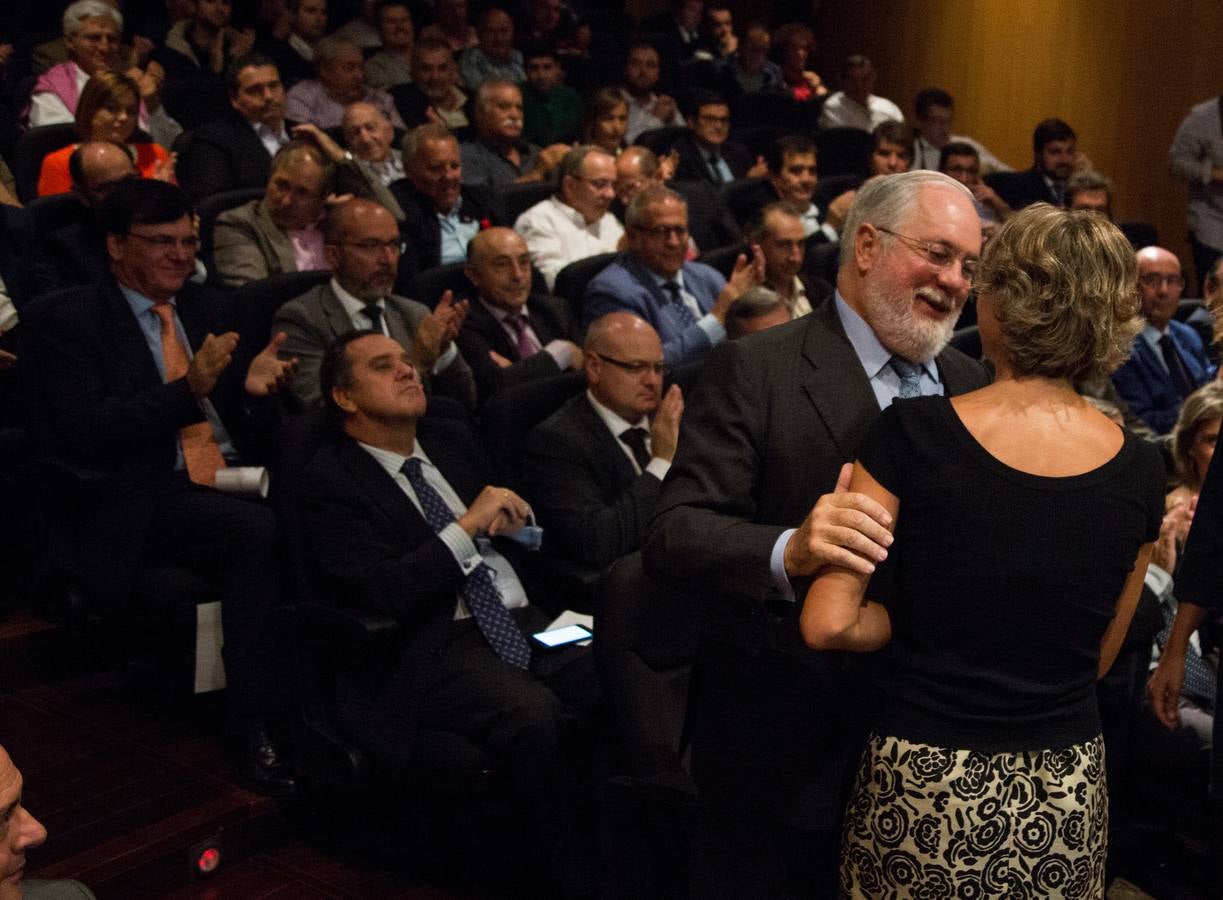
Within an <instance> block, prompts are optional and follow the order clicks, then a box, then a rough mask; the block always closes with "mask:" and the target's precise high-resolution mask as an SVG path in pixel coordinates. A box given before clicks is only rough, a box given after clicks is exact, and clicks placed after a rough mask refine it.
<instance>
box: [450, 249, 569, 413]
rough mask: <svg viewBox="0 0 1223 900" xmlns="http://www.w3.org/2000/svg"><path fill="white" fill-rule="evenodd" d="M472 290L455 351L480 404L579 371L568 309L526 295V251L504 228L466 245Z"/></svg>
mask: <svg viewBox="0 0 1223 900" xmlns="http://www.w3.org/2000/svg"><path fill="white" fill-rule="evenodd" d="M467 256H468V263H467V277H468V279H469V280H470V281H471V283H472V284H473V285H475V288H476V294H475V298H474V299H473V300H472V303H471V312H470V314H469V315H468V316H467V321H466V322H465V323H464V324H463V329H462V331H460V332H459V336H458V339H457V341H458V345H459V350H460V351H462V353H463V357H464V359H466V360H467V361H468V363H470V364H471V367H472V369H473V370H474V371H475V373H476V385H477V386H478V387H479V389H480V402H484V401H485V400H487V399H488V398H489V396H491V395H492V393H493V392H494V391H496V390H497V389H498V388H502V387H505V386H506V385H510V384H518V383H520V382H523V381H528V380H530V379H532V378H540V377H543V376H547V375H557V374H559V373H561V372H563V371H566V370H569V369H574V370H576V369H580V368H582V351H581V349H580V348H579V347H578V345H577V344H576V343H574V342H575V341H576V340H577V337H578V333H577V329H576V328H575V327H574V323H573V317H572V316H571V315H570V313H569V307H568V306H566V305H565V302H564V301H563V300H560V299H559V298H557V297H553V296H551V295H550V294H531V251H529V250H528V249H527V244H526V241H524V240H523V239H522V238H521V237H520V236H519V235H518V234H516V233H515V232H514V231H511V230H510V229H509V228H489V229H487V230H485V231H481V232H480V233H479V234H477V235H476V236H475V237H474V238H473V239H472V241H471V243H470V244H468V245H467Z"/></svg>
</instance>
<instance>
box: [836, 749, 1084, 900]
mask: <svg viewBox="0 0 1223 900" xmlns="http://www.w3.org/2000/svg"><path fill="white" fill-rule="evenodd" d="M1107 835H1108V796H1107V792H1106V788H1105V783H1104V741H1103V740H1102V739H1101V738H1100V737H1096V738H1094V739H1092V740H1090V741H1086V742H1085V743H1082V744H1076V745H1075V746H1072V747H1062V748H1058V749H1056V750H1036V751H1026V752H1022V753H977V752H975V751H972V750H951V749H947V748H944V747H932V746H930V745H929V744H917V743H913V742H911V741H906V740H903V739H901V738H894V737H880V736H878V735H872V736H871V740H870V743H869V744H868V745H867V748H866V751H865V752H864V753H863V755H862V763H861V766H860V767H859V770H858V782H857V786H856V787H855V788H854V794H853V798H852V799H851V800H850V804H849V810H848V811H847V813H846V815H845V834H844V838H843V843H842V850H841V894H842V896H845V897H869V898H871V900H877V898H901V897H917V898H930V900H934V898H939V900H942V898H960V900H975V898H996V897H1001V898H1008V900H1019V898H1036V897H1065V898H1071V897H1082V898H1099V897H1103V896H1104V855H1105V846H1106V843H1107Z"/></svg>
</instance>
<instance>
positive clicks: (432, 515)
mask: <svg viewBox="0 0 1223 900" xmlns="http://www.w3.org/2000/svg"><path fill="white" fill-rule="evenodd" d="M402 471H403V474H404V475H406V476H407V477H408V483H409V484H411V485H412V490H414V491H416V499H417V500H419V501H420V505H421V509H423V510H424V511H425V521H426V522H428V523H429V527H430V528H432V529H433V531H434V532H435V533H440V532H441V530H442V529H443V528H445V527H446V526H447V525H449V524H451V523H452V522H453V521H454V520H455V519H454V513H452V512H451V511H450V507H449V506H447V505H446V501H445V500H443V499H442V496H441V494H439V493H438V492H437V491H436V490H434V488H433V485H431V484H429V482H428V481H426V480H425V473H424V472H423V471H421V461H420V460H419V459H417V458H416V457H410V458H409V459H408V460H407V461H406V462H405V463H404V464H403V469H402ZM461 590H462V593H463V599H464V600H465V601H467V608H468V610H470V611H471V616H472V618H473V619H475V620H476V624H477V625H478V626H480V631H481V633H482V634H483V635H484V638H485V640H487V641H488V642H489V644H490V645H492V648H493V650H495V651H496V653H497V655H498V656H500V657H501V658H502V659H503V660H505V661H506V662H507V663H509V664H510V665H514V666H518V668H520V669H525V668H527V667H528V666H529V665H530V664H531V648H530V647H529V646H527V639H526V638H524V637H523V636H522V632H521V631H519V630H518V626H517V625H515V624H514V619H513V617H512V616H511V615H510V611H509V610H508V609H506V608H505V604H504V603H502V602H501V592H500V591H498V590H497V583H496V582H495V581H494V580H493V568H492V566H489V565H487V564H486V563H480V565H479V567H478V568H477V569H475V571H473V572H472V573H471V574H470V575H468V576H467V579H466V580H465V581H464V582H463V587H462V589H461Z"/></svg>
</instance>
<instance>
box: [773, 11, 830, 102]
mask: <svg viewBox="0 0 1223 900" xmlns="http://www.w3.org/2000/svg"><path fill="white" fill-rule="evenodd" d="M815 49H816V48H815V34H813V33H812V31H811V29H810V28H808V27H807V26H806V25H803V24H802V23H801V22H787V23H786V24H785V25H782V26H781V27H780V28H778V29H777V30H776V31H774V32H773V56H774V58H775V59H776V61H777V66H778V68H779V69H781V82H782V89H783V90H784V91H785V92H786V93H787V94H789V95H790V96H791V97H793V98H794V99H795V100H798V101H801V102H803V103H809V102H811V101H812V100H816V99H818V98H820V97H825V96H827V95H828V88H827V87H826V86H825V85H824V82H823V81H822V80H821V79H820V76H819V75H817V74H816V73H815V72H813V71H812V70H811V69H810V68H808V66H810V64H811V61H812V60H813V59H815Z"/></svg>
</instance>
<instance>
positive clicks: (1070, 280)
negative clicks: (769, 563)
mask: <svg viewBox="0 0 1223 900" xmlns="http://www.w3.org/2000/svg"><path fill="white" fill-rule="evenodd" d="M934 212H937V211H934ZM928 215H929V213H928ZM923 224H924V223H923V220H922V219H921V218H917V219H916V221H911V222H910V224H908V225H907V226H906V234H903V235H901V234H896V235H887V234H880V235H878V240H881V241H885V242H886V243H885V245H884V248H883V249H882V250H880V251H879V252H882V253H885V254H886V253H888V252H889V251H891V252H899V253H902V254H905V255H906V256H907V257H908V258H909V259H908V262H907V263H906V265H909V266H913V267H920V268H928V269H929V272H930V275H929V279H930V284H931V286H930V287H927V288H923V289H921V290H920V291H918V298H917V299H913V300H909V298H903V299H904V300H905V304H906V306H905V311H904V312H905V314H906V315H910V316H912V317H914V318H920V317H921V316H922V313H921V310H920V308H915V309H912V310H910V309H909V306H908V304H909V303H912V304H913V305H914V306H915V307H920V305H921V304H922V303H925V302H938V301H937V298H936V297H935V296H934V294H932V293H929V292H934V291H936V290H937V288H936V287H934V286H933V285H934V282H935V273H936V271H937V273H939V274H938V277H939V278H943V277H946V273H947V272H948V271H949V270H950V267H953V266H960V267H961V269H960V271H961V272H963V267H965V266H967V267H968V268H969V269H971V268H973V262H974V261H972V260H971V258H970V257H969V256H968V255H967V254H965V255H964V256H960V257H957V256H956V253H957V252H961V253H962V252H963V250H962V248H947V247H938V246H937V245H934V244H927V243H922V242H921V237H922V235H923ZM898 244H902V245H904V246H898ZM855 249H856V252H855V256H856V258H857V259H859V260H860V261H862V262H866V261H868V258H869V255H870V251H871V249H872V248H870V247H866V248H864V247H863V246H861V242H860V243H859V246H857V247H856V248H855ZM851 258H854V257H851ZM936 260H938V261H941V262H942V264H941V265H938V263H937V262H936ZM894 264H895V265H900V262H895V263H894ZM923 264H924V265H923ZM936 266H937V269H936ZM970 274H971V273H970ZM974 280H975V282H976V289H977V304H978V307H979V311H978V316H977V318H978V323H979V326H980V329H981V340H982V345H983V348H984V351H985V354H986V356H988V357H989V358H990V359H991V360H992V361H993V363H994V365H995V366H996V369H997V376H996V379H995V381H994V382H993V384H991V385H989V386H988V387H985V388H982V389H981V390H978V391H974V392H972V393H969V394H964V395H962V396H959V397H956V398H954V399H951V400H948V399H946V398H944V397H940V396H932V397H921V398H917V399H913V400H902V401H900V402H898V403H894V404H892V405H891V406H889V407H887V408H886V409H885V410H884V411H883V413H882V414H881V415H880V417H879V419H878V420H877V422H876V423H875V426H874V427H873V429H872V431H871V432H870V434H869V435H868V436H867V438H866V439H865V441H864V442H863V444H862V446H861V447H860V448H859V453H858V461H857V462H856V463H855V464H854V467H853V476H852V481H850V483H849V490H850V491H853V492H858V493H861V494H863V495H865V497H864V498H863V501H862V502H863V503H867V502H869V501H868V500H866V499H865V498H871V499H872V500H874V501H875V502H877V503H879V504H881V505H882V506H883V508H884V509H885V510H886V511H887V512H888V513H889V514H890V516H891V522H892V527H893V528H894V529H895V533H894V537H895V542H894V543H893V544H892V545H891V547H890V548H889V551H888V558H887V559H886V560H885V561H884V562H883V563H882V564H881V566H880V568H879V569H878V570H877V571H875V572H874V576H873V577H872V576H871V575H865V574H859V573H858V572H857V571H852V570H850V569H848V568H835V567H827V568H825V569H824V570H822V571H821V572H820V573H819V575H818V577H817V578H816V580H815V581H814V582H813V584H812V586H811V589H810V590H809V592H808V594H807V598H806V603H805V605H804V607H803V611H802V619H801V627H802V633H803V637H804V638H805V639H806V641H807V642H808V643H809V644H810V645H811V646H813V647H816V648H819V649H840V650H850V651H870V650H877V649H880V648H882V647H884V646H886V645H889V644H890V646H889V652H888V653H887V655H886V656H885V657H883V658H882V659H881V660H880V665H881V670H880V672H879V678H878V679H877V681H878V687H879V700H878V704H877V708H876V709H875V710H874V712H873V720H874V721H873V734H872V736H871V738H870V741H869V744H868V746H867V748H866V751H865V753H864V754H863V759H862V764H861V767H860V770H859V777H858V783H857V787H856V789H855V792H854V796H853V799H852V800H851V801H850V804H849V809H848V811H847V813H846V820H845V826H844V829H845V830H844V841H843V844H842V847H843V855H842V860H841V879H842V882H841V888H842V895H843V896H854V897H859V896H884V895H887V896H892V895H894V894H896V892H898V891H899V892H900V893H901V894H903V895H906V896H907V892H906V888H909V887H911V886H912V884H913V883H915V880H918V881H920V883H922V884H923V885H926V886H927V887H928V888H929V893H930V895H931V896H955V895H957V892H958V893H959V894H960V895H967V894H968V893H970V892H971V894H972V895H974V896H984V897H1000V896H1003V895H1004V894H1010V893H1011V892H1012V891H1014V892H1016V893H1018V892H1019V891H1020V889H1022V890H1023V892H1024V895H1025V896H1027V895H1036V896H1050V895H1056V896H1059V897H1081V898H1088V897H1092V898H1096V897H1102V896H1104V860H1105V843H1106V836H1107V830H1108V829H1107V823H1108V811H1107V802H1108V801H1107V793H1106V789H1105V784H1104V760H1103V750H1104V748H1103V740H1102V738H1101V736H1100V715H1099V710H1098V708H1097V702H1096V694H1095V683H1096V680H1097V678H1099V677H1100V676H1101V675H1102V674H1103V673H1105V672H1107V671H1108V669H1109V667H1110V666H1111V665H1112V662H1113V660H1114V658H1115V657H1116V654H1117V651H1118V649H1119V648H1120V646H1121V643H1122V639H1123V638H1124V636H1125V632H1126V629H1127V627H1128V625H1129V622H1130V619H1131V617H1132V615H1133V611H1134V607H1135V605H1136V604H1137V601H1138V597H1139V594H1140V592H1141V589H1142V585H1143V576H1144V574H1145V572H1146V569H1147V562H1148V560H1149V559H1150V556H1151V551H1152V545H1153V542H1154V540H1155V538H1156V537H1157V536H1158V534H1159V528H1160V522H1161V520H1162V518H1163V484H1164V472H1163V463H1162V460H1161V458H1160V455H1159V452H1158V450H1157V449H1156V448H1154V447H1153V446H1151V445H1150V444H1149V443H1147V442H1145V441H1142V440H1141V439H1139V438H1136V437H1134V436H1133V435H1131V434H1129V433H1128V432H1126V431H1125V430H1123V429H1121V428H1118V427H1117V426H1116V425H1115V424H1113V423H1112V422H1110V421H1109V420H1108V419H1107V418H1106V417H1105V416H1103V415H1102V414H1101V413H1099V412H1098V411H1097V410H1095V409H1094V408H1092V406H1091V405H1090V404H1088V403H1087V401H1086V400H1084V399H1083V398H1082V397H1080V396H1079V395H1078V394H1076V393H1075V391H1074V387H1073V381H1074V379H1076V378H1078V377H1080V376H1082V375H1084V374H1087V373H1089V372H1096V371H1099V372H1108V371H1111V370H1112V369H1114V368H1116V366H1117V365H1118V364H1119V363H1120V362H1121V361H1122V360H1123V359H1124V358H1125V356H1126V354H1127V353H1128V350H1129V345H1130V341H1131V340H1132V339H1133V336H1134V335H1135V334H1136V333H1137V331H1138V328H1139V320H1138V318H1137V313H1138V302H1137V298H1136V296H1135V289H1134V286H1135V284H1136V283H1137V271H1136V263H1135V260H1134V252H1133V249H1132V248H1131V247H1130V245H1129V243H1128V241H1126V239H1125V237H1124V235H1122V234H1121V232H1120V231H1119V230H1118V229H1117V228H1116V227H1115V226H1113V225H1112V224H1111V223H1109V222H1108V221H1106V220H1105V219H1103V217H1101V216H1097V215H1092V214H1090V213H1082V212H1065V211H1062V210H1057V209H1054V208H1052V207H1050V206H1048V205H1046V204H1038V205H1036V206H1031V207H1028V208H1027V209H1025V210H1023V211H1022V212H1021V213H1018V214H1017V215H1016V216H1015V217H1014V218H1012V219H1011V220H1010V221H1008V222H1007V223H1006V224H1005V225H1004V226H1003V227H1002V228H1001V230H1000V231H999V232H998V234H997V236H996V237H995V238H994V239H993V240H992V241H991V242H990V243H989V244H988V245H987V247H986V249H985V253H984V256H983V257H982V259H981V260H980V270H979V274H977V275H976V277H975V279H974ZM923 293H927V294H928V296H929V299H928V300H923V299H922V298H921V294H923ZM890 300H891V298H887V299H885V302H890ZM917 358H921V357H917ZM893 359H896V357H893ZM909 365H912V364H909ZM914 374H915V375H919V373H914ZM919 377H920V376H919ZM846 474H847V473H846ZM859 561H860V562H861V561H862V560H859ZM871 569H874V566H873V565H870V564H867V565H863V566H861V570H862V571H869V570H871ZM868 596H869V598H870V599H869V600H867V599H865V598H866V597H868Z"/></svg>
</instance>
